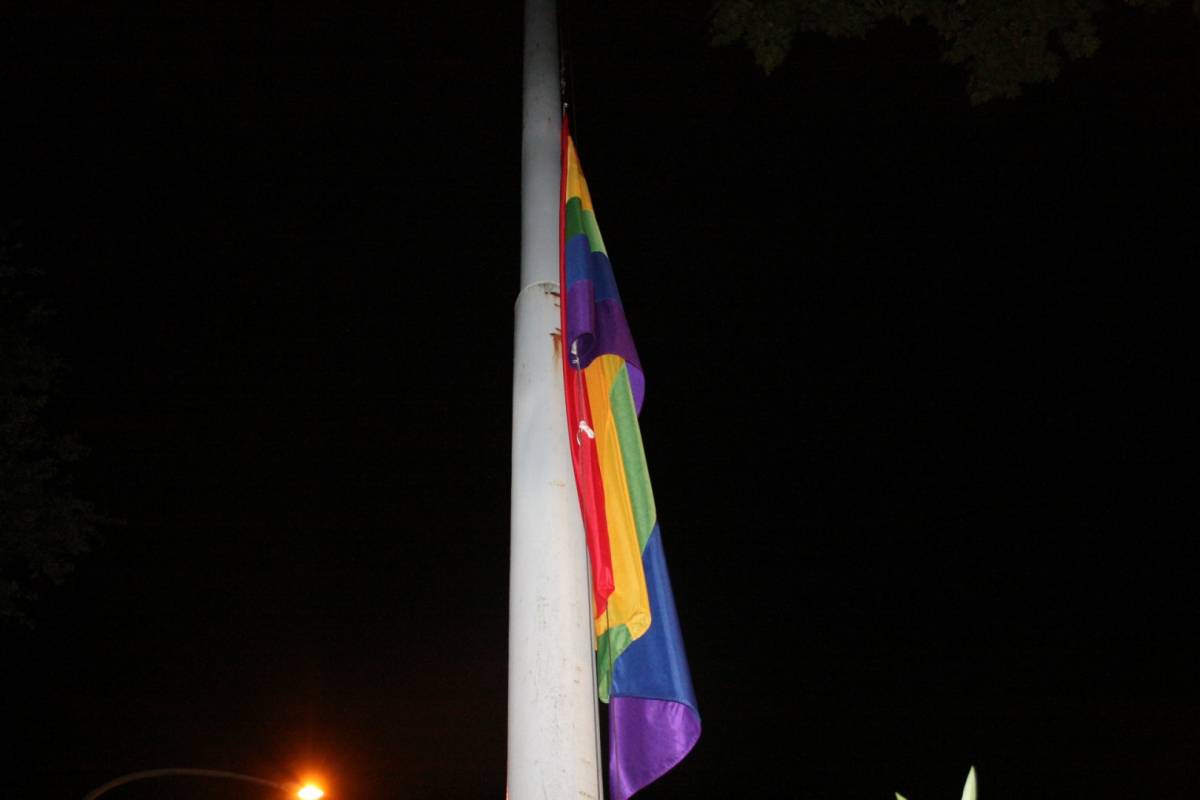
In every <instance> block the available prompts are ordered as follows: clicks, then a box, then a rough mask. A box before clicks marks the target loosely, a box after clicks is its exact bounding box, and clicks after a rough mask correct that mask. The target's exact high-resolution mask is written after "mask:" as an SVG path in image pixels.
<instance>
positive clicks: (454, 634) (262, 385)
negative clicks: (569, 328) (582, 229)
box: [0, 0, 1200, 800]
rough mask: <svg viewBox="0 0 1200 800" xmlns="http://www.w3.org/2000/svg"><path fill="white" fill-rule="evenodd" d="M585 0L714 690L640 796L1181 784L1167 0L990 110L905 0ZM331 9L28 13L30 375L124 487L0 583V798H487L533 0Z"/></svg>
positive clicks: (590, 124) (1175, 301) (1181, 447)
mask: <svg viewBox="0 0 1200 800" xmlns="http://www.w3.org/2000/svg"><path fill="white" fill-rule="evenodd" d="M147 5H148V6H156V4H147ZM501 5H503V4H501ZM577 5H578V7H577V8H574V9H572V13H573V14H575V15H576V16H573V17H572V19H571V22H570V32H571V35H570V45H571V50H570V54H571V64H572V74H573V84H572V92H571V97H572V100H573V114H574V116H575V119H576V122H577V140H578V141H579V144H580V148H581V154H582V157H583V161H584V165H585V167H586V169H587V171H588V175H589V182H590V183H591V187H592V191H593V196H594V198H595V201H596V204H597V212H598V215H599V219H600V224H601V226H602V229H603V231H604V235H605V239H606V241H607V243H608V247H609V252H610V253H611V254H612V256H613V261H614V267H615V269H616V271H617V275H618V280H619V281H620V283H621V288H622V294H623V296H624V299H625V305H626V309H627V312H628V316H629V318H630V321H631V324H632V326H633V330H634V334H635V336H636V337H637V339H638V343H639V350H640V352H641V356H642V359H643V362H644V365H645V367H646V370H647V375H648V383H649V385H648V392H647V401H646V406H645V410H644V413H643V417H642V427H643V432H644V436H645V440H646V448H647V454H648V458H649V462H650V468H651V474H652V475H653V476H654V478H655V488H656V493H657V501H658V502H657V505H658V509H659V514H660V517H661V519H662V521H663V531H664V535H665V537H666V539H665V541H666V547H667V552H668V558H669V562H670V565H671V569H672V574H673V578H674V581H675V584H676V593H677V601H678V604H679V607H680V613H681V617H682V621H683V626H684V634H685V640H686V642H687V646H688V649H689V655H690V658H691V661H692V668H693V675H694V678H695V683H696V688H697V694H698V696H699V701H700V704H701V712H702V715H703V718H704V724H705V733H704V736H703V737H702V739H701V741H700V744H699V745H698V747H697V749H696V750H695V751H694V753H693V755H692V756H690V757H689V758H688V759H687V760H686V761H685V763H684V764H683V765H682V766H680V767H679V768H678V769H677V770H676V771H675V772H674V773H672V774H671V775H670V776H669V777H668V778H666V779H664V780H663V781H662V782H661V784H659V785H658V786H655V787H653V788H651V789H648V790H647V791H646V792H645V793H644V795H643V796H644V797H645V798H646V799H647V800H653V798H674V797H735V796H741V795H743V794H745V795H748V796H762V797H803V798H817V797H846V798H864V799H865V798H890V797H891V796H892V795H891V792H893V791H896V790H899V791H902V792H903V793H905V794H906V795H907V796H909V797H910V798H912V800H933V798H947V797H957V796H958V794H957V793H958V791H959V789H960V787H961V783H962V778H963V775H964V774H965V772H966V769H967V767H968V765H970V764H975V765H976V766H977V767H978V769H979V770H980V782H981V791H982V792H983V795H984V797H985V798H989V799H990V798H995V800H1000V798H1020V799H1021V800H1032V798H1041V797H1046V798H1049V797H1054V798H1062V797H1075V796H1078V797H1086V796H1102V797H1107V796H1111V797H1154V798H1172V797H1184V796H1188V797H1192V796H1194V794H1195V790H1196V788H1197V787H1200V780H1197V776H1198V775H1200V767H1198V766H1197V764H1200V733H1198V732H1197V720H1198V719H1200V691H1198V690H1197V688H1196V681H1195V674H1196V662H1195V659H1194V656H1193V655H1191V654H1189V650H1190V649H1191V647H1192V646H1194V640H1195V634H1196V630H1197V623H1198V622H1200V619H1198V618H1197V617H1198V613H1197V610H1198V608H1200V605H1198V604H1197V593H1196V590H1195V588H1194V585H1193V584H1194V583H1195V576H1194V573H1195V564H1196V561H1195V552H1194V547H1192V546H1191V545H1189V544H1185V540H1186V539H1190V538H1191V537H1192V536H1193V534H1194V531H1195V514H1194V511H1193V510H1192V502H1191V501H1189V500H1188V499H1187V498H1188V497H1189V496H1192V495H1193V494H1194V485H1192V484H1191V483H1190V482H1189V481H1187V480H1186V479H1185V478H1184V477H1182V476H1183V475H1185V474H1186V473H1184V472H1182V471H1177V470H1180V469H1181V468H1180V466H1179V465H1180V464H1181V463H1182V462H1184V461H1186V459H1187V456H1188V454H1189V453H1191V452H1192V451H1194V447H1193V446H1192V445H1190V444H1188V443H1187V441H1186V439H1185V436H1184V429H1183V428H1182V427H1181V424H1180V420H1181V419H1182V415H1180V414H1179V413H1178V412H1179V409H1180V406H1181V405H1182V404H1181V402H1180V400H1179V398H1180V396H1181V393H1182V390H1183V388H1184V386H1185V385H1186V383H1187V382H1188V378H1189V377H1190V373H1191V372H1193V371H1194V369H1193V367H1192V364H1191V362H1190V361H1185V360H1180V359H1178V358H1177V356H1176V353H1177V352H1178V350H1179V346H1178V344H1179V342H1180V340H1181V337H1183V335H1184V328H1183V325H1182V322H1181V321H1182V320H1183V319H1184V316H1185V311H1184V309H1185V307H1186V306H1185V303H1186V300H1185V298H1184V296H1183V291H1182V287H1181V285H1180V273H1181V272H1182V268H1183V267H1184V266H1185V265H1187V264H1192V265H1194V264H1195V263H1196V256H1197V250H1196V247H1195V238H1194V225H1195V212H1196V193H1195V189H1196V183H1195V172H1196V170H1195V167H1196V165H1197V160H1196V156H1197V151H1196V141H1197V140H1196V136H1197V126H1196V94H1195V91H1196V84H1195V68H1196V61H1195V43H1196V23H1195V21H1194V19H1193V18H1192V17H1191V16H1190V10H1189V9H1188V8H1187V7H1186V5H1187V4H1182V3H1181V4H1177V5H1176V6H1175V7H1174V8H1173V9H1171V10H1170V11H1167V12H1163V13H1160V14H1157V15H1150V14H1146V13H1144V12H1136V13H1135V12H1132V11H1129V12H1119V13H1112V14H1110V15H1108V16H1106V17H1104V18H1103V20H1102V22H1103V23H1104V27H1103V28H1102V30H1101V35H1102V38H1104V40H1105V43H1104V46H1103V49H1102V50H1101V52H1100V53H1099V54H1098V55H1097V57H1096V58H1094V59H1092V60H1090V61H1087V62H1083V63H1078V64H1073V65H1070V66H1068V67H1067V68H1066V69H1065V70H1064V73H1063V75H1062V76H1061V77H1060V78H1059V80H1058V81H1057V82H1056V83H1054V84H1052V85H1050V86H1047V87H1039V88H1035V89H1032V90H1030V91H1028V92H1027V93H1026V95H1025V96H1024V97H1022V98H1020V99H1018V100H1015V101H1007V102H997V103H993V104H989V105H986V106H983V107H980V108H971V107H970V106H969V105H968V104H967V101H966V93H965V90H964V87H963V75H962V73H961V72H959V71H958V70H957V69H956V68H953V67H950V66H947V65H945V64H942V63H940V62H939V60H938V55H937V43H936V41H935V39H934V36H933V34H932V33H930V32H929V31H928V30H925V29H923V28H921V27H919V26H915V27H913V28H905V27H902V26H899V25H896V26H892V27H885V28H884V29H881V30H880V31H878V32H876V33H875V34H873V35H872V36H871V37H870V38H869V39H867V40H865V41H834V40H829V39H824V38H821V37H817V36H812V37H804V38H802V39H800V40H799V41H798V43H797V45H796V48H795V51H794V53H793V57H792V59H791V61H789V62H788V64H787V65H786V66H785V67H784V68H783V69H782V70H781V71H780V72H779V73H778V74H776V75H774V76H772V77H771V78H769V79H767V78H764V77H763V76H762V75H761V74H759V73H758V72H757V71H756V70H755V69H754V67H753V65H752V64H751V61H750V58H749V56H748V55H747V54H746V53H745V52H743V51H741V50H740V49H720V50H713V49H710V48H709V47H708V46H707V44H706V37H705V33H704V19H703V14H702V13H701V12H700V11H696V10H690V11H686V12H685V11H680V10H678V9H680V8H684V7H685V5H686V4H682V3H680V4H674V5H673V4H669V3H668V4H661V5H657V6H655V7H654V8H652V9H649V10H646V9H644V8H642V6H644V5H645V4H637V6H636V7H635V5H634V4H628V3H622V4H615V5H616V7H615V8H613V9H611V12H610V15H609V16H607V17H605V16H603V15H602V10H603V9H602V8H601V6H603V5H606V4H601V3H591V2H588V3H578V4H577ZM484 7H487V8H488V9H489V10H486V11H481V10H479V9H480V8H484ZM698 7H699V6H698ZM358 8H359V10H355V11H349V10H343V9H342V8H340V7H339V5H338V4H334V3H316V2H306V3H299V4H278V3H266V2H254V3H250V2H236V3H235V2H228V3H214V2H202V1H201V0H192V2H178V3H166V4H157V7H155V8H153V9H152V10H147V9H143V8H140V7H135V6H134V4H131V3H121V2H113V3H104V4H83V3H80V4H72V3H43V4H39V5H37V7H36V10H32V11H29V12H25V13H21V12H15V11H9V12H6V13H5V23H4V25H3V28H4V30H3V33H2V34H0V36H2V37H3V42H2V45H0V50H2V54H0V65H2V69H3V75H4V78H3V80H2V81H0V84H2V88H0V92H2V95H0V99H2V103H0V108H2V109H3V112H2V114H3V117H4V120H3V124H2V125H0V164H2V169H3V172H2V173H0V180H2V185H3V192H2V193H0V197H2V199H3V203H4V205H3V208H2V209H0V212H2V214H0V221H3V222H5V223H11V222H13V221H20V222H21V225H20V227H19V228H18V232H19V238H20V240H21V242H22V243H23V245H24V248H23V251H22V252H23V253H24V256H23V258H25V259H26V261H27V262H28V263H30V264H33V265H36V266H40V267H42V268H43V269H44V270H45V271H46V273H47V278H46V279H45V281H44V286H43V290H44V295H45V297H46V298H47V299H48V301H49V302H50V303H51V305H53V306H54V308H55V309H56V310H57V316H56V318H55V320H54V322H53V324H52V325H51V327H50V328H49V330H48V331H47V332H46V334H45V336H46V342H47V343H48V344H49V345H51V346H52V347H53V348H54V349H55V350H56V351H57V352H58V353H59V354H60V355H61V356H62V358H63V359H64V360H65V361H66V362H67V363H68V364H69V365H70V372H69V374H68V375H67V378H66V380H65V382H64V384H63V386H62V388H61V391H60V392H59V394H58V396H57V397H56V399H55V402H54V404H53V406H52V407H51V409H50V410H49V412H48V417H47V422H48V424H50V425H52V426H53V427H54V428H55V429H56V430H61V431H72V432H74V433H75V434H77V435H78V437H79V438H80V439H81V440H82V441H84V442H85V443H86V444H87V445H88V446H89V447H90V448H91V454H90V456H89V457H88V459H87V460H86V461H85V462H84V463H83V464H82V465H80V466H79V467H78V468H77V469H76V474H75V481H76V486H77V490H78V491H79V493H81V494H83V495H85V496H86V497H88V498H90V499H92V500H93V501H94V502H95V503H96V504H97V506H98V507H99V508H100V509H101V510H102V511H104V512H105V513H106V514H109V515H111V516H113V517H119V518H121V519H122V520H123V521H124V524H122V525H120V526H117V527H111V528H108V529H106V531H105V540H104V542H103V544H102V545H101V546H100V547H99V548H98V549H97V550H96V551H95V552H94V553H93V554H91V555H90V556H88V557H86V558H85V559H84V560H83V561H82V562H81V563H80V565H79V568H78V570H77V572H76V574H75V575H74V576H73V577H72V579H71V580H70V582H69V583H68V584H66V585H65V586H64V587H62V588H61V589H59V590H57V591H55V592H53V593H52V594H50V595H48V596H46V597H45V598H44V599H43V600H42V601H41V603H40V604H39V606H38V607H37V609H36V610H37V615H38V626H37V627H36V629H34V630H32V631H22V630H12V629H10V630H4V631H3V632H0V651H2V656H0V669H2V670H3V673H0V675H2V678H3V683H2V684H0V727H2V728H3V730H4V734H5V736H6V737H11V738H12V741H11V743H10V745H9V746H7V747H4V748H2V749H0V752H2V753H3V755H0V794H3V795H4V796H5V797H11V798H31V799H32V798H51V797H54V798H59V797H80V796H82V795H83V794H84V793H85V792H86V791H87V790H88V789H90V788H92V787H94V786H95V785H97V784H99V783H102V782H104V781H105V780H107V779H108V778H111V777H113V776H115V775H118V774H121V773H123V772H128V771H133V770H137V769H144V768H151V767H161V766H199V767H210V768H216V769H229V770H237V771H243V772H249V773H252V774H258V775H266V776H268V777H283V776H287V775H290V774H291V773H293V772H296V771H301V770H305V769H312V768H315V769H317V770H320V771H323V772H324V773H325V774H326V775H327V776H328V777H329V779H330V781H331V783H332V784H333V785H334V787H335V789H336V796H337V797H338V798H357V799H360V800H372V799H374V798H391V797H394V798H433V797H464V798H465V797H496V798H498V797H501V796H502V792H503V784H504V746H505V745H504V726H505V695H504V691H505V651H506V636H507V632H506V615H507V608H506V607H507V547H508V544H507V536H508V529H507V526H508V479H509V449H508V440H509V412H510V384H509V381H510V370H511V357H512V354H511V331H512V318H511V314H512V311H511V309H512V302H513V300H514V299H515V294H516V291H517V288H518V286H517V270H518V265H517V259H518V247H519V230H518V215H519V149H520V130H519V127H520V85H519V84H520V26H521V20H520V13H519V10H518V9H517V8H515V7H514V8H505V9H503V10H501V9H500V8H499V7H498V6H485V4H471V3H450V4H444V5H441V6H439V9H438V10H437V11H432V10H430V9H424V8H422V9H408V8H403V7H402V6H401V5H400V4H397V5H395V6H391V5H388V4H383V3H375V4H372V5H370V6H362V7H358ZM1189 310H1190V309H1189ZM113 796H114V797H127V798H129V800H139V798H156V797H176V798H210V797H214V798H215V797H223V798H228V797H237V798H241V797H245V798H251V797H261V796H263V795H262V793H261V792H256V790H254V789H253V788H248V789H244V788H242V787H239V786H238V785H236V784H220V783H218V784H202V783H201V782H187V781H179V782H171V783H161V784H157V785H156V784H153V783H148V784H142V785H141V786H136V787H134V786H131V787H129V788H128V789H127V790H125V791H124V793H123V794H114V795H113Z"/></svg>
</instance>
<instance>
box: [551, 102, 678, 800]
mask: <svg viewBox="0 0 1200 800" xmlns="http://www.w3.org/2000/svg"><path fill="white" fill-rule="evenodd" d="M560 239H561V245H562V254H561V265H560V270H561V277H560V281H561V282H560V285H561V286H562V287H564V289H563V291H562V317H563V324H562V329H563V330H564V331H565V338H564V340H563V356H564V357H563V383H564V387H565V391H566V401H567V424H568V426H569V428H570V430H569V438H570V441H571V456H572V462H573V464H574V468H575V483H576V486H577V488H578V491H579V501H580V508H581V511H582V514H583V520H584V528H585V530H586V532H587V549H588V558H589V563H590V565H591V574H592V602H593V609H594V612H595V632H596V675H597V686H598V689H599V694H600V699H601V700H603V701H604V702H606V703H608V706H609V712H608V720H609V725H608V728H609V759H608V767H609V794H610V796H611V797H613V798H615V800H625V798H628V797H629V796H630V795H632V794H633V793H634V792H636V791H638V790H639V789H641V788H642V787H644V786H645V785H647V784H649V783H650V782H652V781H654V780H656V779H658V778H659V777H660V776H661V775H663V774H664V773H665V772H667V771H668V770H669V769H671V768H672V767H673V766H675V765H676V764H677V763H679V761H680V760H681V759H682V758H683V757H684V756H685V755H687V753H688V752H689V751H690V750H691V749H692V747H693V746H694V745H695V744H696V741H697V739H699V737H700V714H699V711H698V708H697V705H696V697H695V692H694V691H693V689H692V679H691V675H690V673H689V671H688V664H687V657H686V655H685V654H684V649H683V638H682V636H681V634H680V628H679V618H678V616H677V615H676V611H675V601H674V598H673V595H672V592H671V582H670V579H669V577H668V575H667V566H666V560H665V558H664V556H663V546H662V534H661V533H660V531H659V526H658V518H657V515H656V512H655V507H654V495H653V493H652V491H651V488H650V476H649V473H648V472H647V470H646V457H645V452H644V451H643V448H642V436H641V431H640V429H639V427H638V413H639V412H640V411H641V407H642V398H643V395H644V393H645V378H644V376H643V374H642V368H641V362H640V360H639V359H638V355H637V350H636V348H635V347H634V343H633V337H632V335H631V334H630V332H629V325H628V323H627V322H626V320H625V312H624V309H623V307H622V305H621V297H620V295H619V294H618V293H617V285H616V282H615V281H614V279H613V273H612V266H611V264H610V263H609V260H608V254H607V252H606V250H605V248H604V240H603V239H602V238H601V237H600V229H599V228H598V227H597V225H596V214H595V210H594V209H593V208H592V200H591V196H590V194H589V193H588V188H587V183H586V182H585V181H584V177H583V170H582V169H581V167H580V164H579V157H578V154H577V153H576V151H575V145H574V142H573V141H572V139H571V137H570V134H569V132H568V129H567V124H566V121H565V120H564V122H563V177H562V215H561V228H560Z"/></svg>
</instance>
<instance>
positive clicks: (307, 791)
mask: <svg viewBox="0 0 1200 800" xmlns="http://www.w3.org/2000/svg"><path fill="white" fill-rule="evenodd" d="M296 796H297V797H299V798H300V800H321V798H322V797H324V796H325V793H324V792H323V791H321V790H320V789H319V788H317V787H316V786H313V785H312V784H311V783H308V784H305V785H304V786H303V787H302V788H301V789H300V791H298V792H296Z"/></svg>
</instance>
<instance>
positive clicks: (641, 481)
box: [608, 365, 658, 551]
mask: <svg viewBox="0 0 1200 800" xmlns="http://www.w3.org/2000/svg"><path fill="white" fill-rule="evenodd" d="M608 402H609V405H610V406H611V407H612V414H613V421H614V422H615V423H616V426H617V441H619V442H620V444H621V460H622V461H624V462H625V483H626V485H627V486H628V487H629V500H630V502H631V503H632V504H633V523H634V525H636V526H637V535H638V549H639V550H643V551H644V550H645V549H646V542H647V541H649V539H650V533H651V532H652V531H653V530H654V523H655V521H656V520H657V519H658V515H657V512H656V511H655V508H654V492H653V490H652V489H651V488H650V471H649V470H648V469H647V468H646V451H645V450H644V449H643V448H642V431H641V428H639V427H638V418H637V409H636V408H635V407H634V404H633V389H632V388H631V387H630V385H629V368H628V366H626V365H622V366H621V369H620V371H619V372H617V374H616V377H614V378H613V384H612V388H611V389H609V392H608Z"/></svg>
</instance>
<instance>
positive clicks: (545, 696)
mask: <svg viewBox="0 0 1200 800" xmlns="http://www.w3.org/2000/svg"><path fill="white" fill-rule="evenodd" d="M561 136H562V100H561V96H560V90H559V77H558V31H557V24H556V21H555V6H554V0H527V2H526V6H525V62H524V103H523V122H522V138H521V284H520V285H521V291H520V293H519V295H518V296H517V304H516V324H515V335H514V363H513V421H512V425H513V428H512V435H513V439H512V498H511V503H512V508H511V513H512V519H511V545H510V553H509V634H508V637H509V638H508V648H509V649H508V776H507V780H508V783H507V796H508V797H509V798H511V800H543V798H548V797H549V798H595V800H600V798H601V797H602V786H601V780H600V772H599V740H598V735H597V725H596V715H597V711H596V690H595V680H594V673H593V667H594V651H593V631H592V613H591V588H590V583H589V581H588V573H587V550H586V546H585V539H584V532H583V521H582V518H581V516H580V512H579V502H578V496H577V493H576V490H575V477H574V472H573V470H572V467H571V456H570V449H569V442H568V440H567V420H566V407H565V400H564V395H563V384H562V369H563V368H562V349H561V348H562V335H561V331H560V325H561V316H560V308H559V286H558V280H559V207H560V204H561V183H560V181H561V169H562V167H561V164H562V161H561V158H562V155H561Z"/></svg>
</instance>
